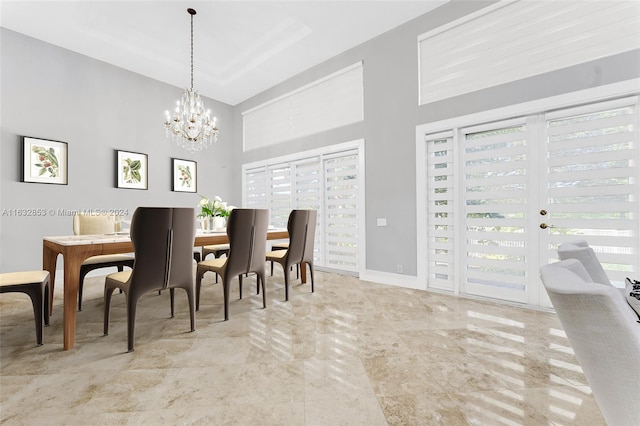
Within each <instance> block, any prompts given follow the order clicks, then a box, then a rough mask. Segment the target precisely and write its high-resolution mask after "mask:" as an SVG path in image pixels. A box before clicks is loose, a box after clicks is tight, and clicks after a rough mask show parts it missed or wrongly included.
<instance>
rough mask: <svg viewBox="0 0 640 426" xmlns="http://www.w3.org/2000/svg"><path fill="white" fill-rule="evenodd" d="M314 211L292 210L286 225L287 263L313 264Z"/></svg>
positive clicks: (315, 214)
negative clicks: (287, 235)
mask: <svg viewBox="0 0 640 426" xmlns="http://www.w3.org/2000/svg"><path fill="white" fill-rule="evenodd" d="M316 219H317V211H316V210H292V211H291V214H290V215H289V222H288V223H287V231H288V232H289V252H288V254H287V256H288V263H289V264H290V265H293V264H296V263H300V262H313V247H314V239H315V233H316Z"/></svg>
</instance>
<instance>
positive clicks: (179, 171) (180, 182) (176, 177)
mask: <svg viewBox="0 0 640 426" xmlns="http://www.w3.org/2000/svg"><path fill="white" fill-rule="evenodd" d="M172 170H173V179H172V181H171V182H172V184H171V190H172V191H175V192H196V191H197V183H198V163H196V162H195V161H189V160H181V159H179V158H173V159H172Z"/></svg>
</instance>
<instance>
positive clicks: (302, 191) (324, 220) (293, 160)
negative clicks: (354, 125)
mask: <svg viewBox="0 0 640 426" xmlns="http://www.w3.org/2000/svg"><path fill="white" fill-rule="evenodd" d="M345 145H346V146H345ZM359 158H360V155H359V148H356V149H353V144H344V145H342V146H334V147H329V148H328V149H322V150H320V153H318V152H317V151H316V152H313V153H306V154H305V153H301V154H293V155H290V156H287V157H281V158H275V159H272V160H269V161H267V162H265V163H263V164H262V165H257V164H255V163H254V164H248V165H245V166H244V167H243V170H244V172H243V190H244V201H243V205H245V206H247V207H249V205H251V206H252V207H254V208H269V210H270V221H269V224H270V226H273V227H277V228H286V227H287V221H288V219H289V214H290V212H291V210H292V209H314V210H317V211H318V218H317V223H316V236H315V247H314V248H315V253H314V263H315V265H316V266H320V267H327V268H332V269H336V270H343V271H348V272H358V271H359V269H358V268H359V262H358V249H359V248H358V247H359V246H358V237H359V235H358V232H357V231H358V220H359V213H358V210H359V191H360V184H359V172H360V170H359V167H360V166H359Z"/></svg>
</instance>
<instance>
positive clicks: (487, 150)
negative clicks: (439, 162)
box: [462, 120, 528, 302]
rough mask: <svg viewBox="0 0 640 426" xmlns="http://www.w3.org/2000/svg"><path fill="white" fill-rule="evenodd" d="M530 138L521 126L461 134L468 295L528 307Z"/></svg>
mask: <svg viewBox="0 0 640 426" xmlns="http://www.w3.org/2000/svg"><path fill="white" fill-rule="evenodd" d="M526 132H527V129H526V125H525V124H524V122H523V120H513V121H509V122H501V123H492V124H490V125H485V126H479V127H477V128H467V129H464V130H462V133H463V137H464V163H463V164H464V191H465V195H464V197H465V210H466V218H465V225H466V226H465V228H466V271H465V272H466V275H467V279H466V284H465V287H466V288H465V290H466V292H467V293H470V294H476V295H481V296H489V297H499V298H500V299H504V300H511V301H515V302H525V301H526V293H525V290H526V285H527V277H526V267H527V265H526V258H525V255H526V248H527V246H526V242H527V240H526V238H527V234H526V230H527V228H526V208H527V190H528V188H527V157H526V152H527V141H526Z"/></svg>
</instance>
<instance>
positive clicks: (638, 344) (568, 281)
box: [540, 259, 640, 426]
mask: <svg viewBox="0 0 640 426" xmlns="http://www.w3.org/2000/svg"><path fill="white" fill-rule="evenodd" d="M540 276H541V278H542V282H543V283H544V286H545V288H546V290H547V293H548V294H549V298H550V299H551V303H552V304H553V307H554V308H555V310H556V313H557V315H558V318H559V319H560V322H561V323H562V326H563V328H564V330H565V332H566V333H567V337H568V338H569V341H570V343H571V346H572V347H573V350H574V352H575V354H576V357H577V358H578V361H579V362H580V365H581V366H582V370H583V371H584V374H585V376H586V378H587V381H588V382H589V386H590V387H591V390H592V391H593V394H594V396H595V399H596V401H597V402H598V405H599V406H600V410H601V411H602V414H603V416H604V418H605V419H606V421H607V423H608V424H609V425H610V426H632V425H640V404H639V403H638V398H639V397H640V324H639V323H638V315H637V314H636V313H635V311H634V310H633V309H632V308H631V307H630V306H629V304H628V303H627V301H626V299H625V297H624V295H623V294H622V292H621V291H620V290H619V289H617V288H615V287H613V286H611V285H609V284H600V283H596V282H593V280H592V279H591V277H590V275H589V273H588V272H587V270H586V269H585V268H584V266H583V265H582V263H580V261H578V260H577V259H566V260H562V261H560V262H557V263H552V264H550V265H546V266H543V267H541V268H540Z"/></svg>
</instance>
